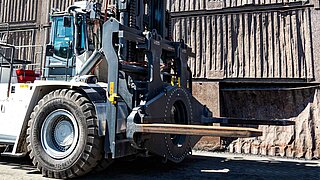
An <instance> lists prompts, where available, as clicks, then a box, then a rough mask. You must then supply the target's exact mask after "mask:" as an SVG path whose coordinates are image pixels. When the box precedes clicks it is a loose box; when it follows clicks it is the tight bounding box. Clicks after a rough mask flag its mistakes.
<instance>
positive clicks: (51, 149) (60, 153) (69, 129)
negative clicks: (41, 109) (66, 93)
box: [41, 109, 79, 159]
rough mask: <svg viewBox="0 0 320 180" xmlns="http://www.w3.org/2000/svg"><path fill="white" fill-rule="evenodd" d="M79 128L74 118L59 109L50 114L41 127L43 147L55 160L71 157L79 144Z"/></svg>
mask: <svg viewBox="0 0 320 180" xmlns="http://www.w3.org/2000/svg"><path fill="white" fill-rule="evenodd" d="M78 137H79V128H78V124H77V122H76V119H75V118H74V116H73V115H72V114H71V113H70V112H69V111H66V110H63V109H58V110H56V111H53V112H52V113H50V114H49V115H48V116H47V118H46V119H45V120H44V122H43V125H42V127H41V145H42V147H43V149H44V151H45V152H46V153H47V154H48V155H49V156H51V157H52V158H55V159H62V158H65V157H67V156H69V155H70V154H71V153H72V152H73V150H74V149H75V147H76V145H77V143H78Z"/></svg>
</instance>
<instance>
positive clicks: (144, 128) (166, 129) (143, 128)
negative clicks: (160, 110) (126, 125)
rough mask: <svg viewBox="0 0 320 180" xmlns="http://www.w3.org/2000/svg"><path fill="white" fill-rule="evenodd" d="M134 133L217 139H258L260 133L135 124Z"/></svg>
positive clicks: (229, 128)
mask: <svg viewBox="0 0 320 180" xmlns="http://www.w3.org/2000/svg"><path fill="white" fill-rule="evenodd" d="M133 131H134V132H136V133H138V132H139V133H154V134H181V135H194V136H217V137H258V136H262V131H261V130H258V129H254V128H241V127H222V126H201V125H180V124H135V125H134V129H133Z"/></svg>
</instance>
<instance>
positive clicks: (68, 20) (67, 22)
mask: <svg viewBox="0 0 320 180" xmlns="http://www.w3.org/2000/svg"><path fill="white" fill-rule="evenodd" d="M63 27H71V17H70V16H63Z"/></svg>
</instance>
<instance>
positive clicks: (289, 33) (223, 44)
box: [169, 0, 315, 80]
mask: <svg viewBox="0 0 320 180" xmlns="http://www.w3.org/2000/svg"><path fill="white" fill-rule="evenodd" d="M170 2H171V6H169V9H170V10H171V11H172V12H181V11H186V12H189V13H190V15H186V16H182V15H181V16H179V13H178V14H177V15H176V16H174V20H173V26H174V31H173V34H174V38H175V39H176V40H178V39H184V40H185V41H186V42H187V44H189V45H191V47H192V49H193V51H194V53H196V58H195V59H191V61H190V66H191V69H192V71H193V73H194V74H193V76H194V78H206V79H223V78H277V79H278V78H292V79H308V80H310V79H314V78H315V75H314V73H315V72H314V58H313V51H312V49H313V47H312V36H311V24H312V23H311V15H310V11H311V10H310V8H309V7H308V5H305V4H303V3H302V2H301V1H290V3H291V4H292V5H296V8H294V6H292V7H293V8H287V7H286V6H285V5H283V7H282V9H280V8H281V2H279V1H250V0H249V1H241V0H238V1H230V0H224V1H210V0H201V1H196V0H183V1H175V0H171V1H170ZM283 2H284V3H289V1H283ZM299 2H300V4H301V5H298V4H295V3H299ZM252 3H254V4H252ZM290 3H289V4H290ZM267 4H269V5H270V6H269V7H268V6H266V5H267ZM272 4H274V5H277V6H272ZM247 5H251V7H252V8H248V7H250V6H247ZM258 5H265V8H260V9H258V8H257V9H254V8H255V7H263V6H258ZM201 10H206V11H203V12H204V13H203V15H201V12H200V13H198V14H197V15H194V16H193V15H192V13H194V12H197V11H201ZM208 12H209V13H208Z"/></svg>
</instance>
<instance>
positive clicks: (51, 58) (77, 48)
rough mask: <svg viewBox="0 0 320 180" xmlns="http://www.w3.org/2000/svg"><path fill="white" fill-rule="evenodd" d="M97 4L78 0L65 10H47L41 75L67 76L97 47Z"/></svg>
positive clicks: (67, 77)
mask: <svg viewBox="0 0 320 180" xmlns="http://www.w3.org/2000/svg"><path fill="white" fill-rule="evenodd" d="M100 9H101V5H100V4H99V3H93V2H87V1H80V2H76V3H75V5H74V6H71V7H69V8H68V10H67V11H66V12H53V13H52V14H51V25H52V27H51V33H50V42H49V44H48V45H47V47H46V62H45V72H44V78H45V79H47V80H70V79H71V78H72V77H73V76H75V75H76V73H77V70H78V69H80V68H81V67H82V65H83V64H84V63H85V62H86V60H87V59H88V58H89V57H90V56H91V54H92V52H93V51H94V50H95V49H99V48H100V47H101V42H100V39H101V32H100V31H101V26H102V23H101V20H100V15H99V14H100V13H98V12H100V11H101V10H100Z"/></svg>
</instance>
